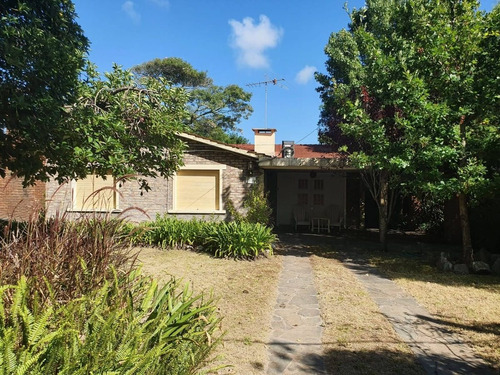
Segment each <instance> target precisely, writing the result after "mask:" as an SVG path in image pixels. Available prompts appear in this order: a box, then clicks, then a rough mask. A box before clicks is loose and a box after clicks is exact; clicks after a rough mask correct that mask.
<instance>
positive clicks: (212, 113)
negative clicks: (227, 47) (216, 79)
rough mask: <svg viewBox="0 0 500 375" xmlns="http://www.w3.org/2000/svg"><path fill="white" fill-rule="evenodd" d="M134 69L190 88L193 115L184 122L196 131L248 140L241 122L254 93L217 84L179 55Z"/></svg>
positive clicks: (231, 139)
mask: <svg viewBox="0 0 500 375" xmlns="http://www.w3.org/2000/svg"><path fill="white" fill-rule="evenodd" d="M132 70H133V71H134V72H135V73H136V74H137V75H138V76H141V77H155V78H160V77H161V78H164V79H166V80H167V81H170V82H172V83H173V84H174V85H176V86H179V87H183V88H185V89H186V90H188V92H189V95H190V96H189V101H188V109H189V112H190V116H189V117H188V118H187V119H186V121H185V124H186V125H187V127H188V128H189V129H190V130H191V131H192V132H194V133H196V134H199V135H201V136H204V137H208V138H212V139H214V140H217V141H221V142H225V143H246V142H247V140H246V139H245V138H243V137H242V136H241V135H240V134H239V133H241V129H239V128H238V123H239V122H240V121H241V120H242V119H247V118H248V117H249V116H250V115H251V114H252V112H253V109H252V107H251V106H250V104H249V101H250V98H251V96H252V94H251V93H248V92H246V91H244V90H243V89H242V88H241V87H239V86H237V85H228V86H217V85H214V83H213V80H212V79H211V78H209V77H208V76H207V73H206V72H202V71H198V70H196V69H194V68H193V67H192V65H191V64H189V63H187V62H186V61H184V60H182V59H180V58H177V57H168V58H164V59H154V60H151V61H148V62H145V63H143V64H141V65H138V66H135V67H134V68H132Z"/></svg>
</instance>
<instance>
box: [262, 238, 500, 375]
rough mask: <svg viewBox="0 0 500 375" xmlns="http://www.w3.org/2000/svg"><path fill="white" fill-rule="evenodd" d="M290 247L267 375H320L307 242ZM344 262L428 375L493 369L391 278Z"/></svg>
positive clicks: (480, 373) (480, 374)
mask: <svg viewBox="0 0 500 375" xmlns="http://www.w3.org/2000/svg"><path fill="white" fill-rule="evenodd" d="M293 251H294V253H298V252H300V251H303V254H300V255H301V256H294V255H286V256H284V259H283V269H282V271H281V275H280V280H279V286H278V296H277V299H276V305H275V312H274V315H273V318H272V322H271V326H272V328H273V330H272V333H271V337H270V340H269V344H268V346H269V365H268V368H267V374H270V375H306V374H307V375H309V374H316V375H324V374H327V372H326V369H325V367H324V363H323V357H322V354H323V353H322V345H321V337H322V333H323V322H322V320H321V315H320V310H319V304H318V298H317V293H316V289H315V287H314V277H313V272H312V267H311V264H310V260H309V257H308V256H305V254H306V253H307V251H308V247H307V246H302V245H300V244H298V243H297V240H296V239H294V245H293ZM344 265H345V266H346V267H347V268H348V269H350V270H351V271H352V272H353V274H354V275H355V276H356V277H357V278H358V280H360V282H361V283H362V285H363V286H364V287H365V289H366V291H367V293H368V295H369V296H370V297H371V298H372V299H373V300H374V301H375V303H376V304H377V305H378V306H379V309H380V312H381V313H382V314H383V315H384V316H385V317H386V318H387V320H388V321H389V322H390V323H391V324H392V325H393V327H394V329H395V331H396V332H397V333H398V335H399V336H400V337H401V339H402V340H403V341H404V342H405V343H407V344H408V346H409V347H410V348H411V350H412V351H413V352H414V354H415V356H416V358H417V360H418V361H419V362H420V364H421V365H422V367H423V369H424V370H425V372H426V373H427V374H429V375H452V374H475V375H491V374H493V372H492V371H491V370H490V368H488V366H487V365H486V364H485V362H484V361H482V360H480V359H479V358H477V357H475V356H474V354H473V352H472V350H471V348H470V347H469V346H467V345H465V344H464V343H463V339H462V338H461V337H459V336H458V335H456V334H454V333H453V332H451V331H450V330H448V329H447V328H446V326H444V325H442V324H440V322H439V320H437V319H435V318H433V317H432V315H431V314H429V312H428V311H427V310H426V309H425V308H423V307H422V306H420V305H419V304H418V303H417V302H416V301H415V300H414V299H413V298H412V297H411V296H410V295H408V294H407V293H406V292H405V291H403V290H402V289H401V288H400V287H399V286H398V285H396V284H395V283H394V282H392V280H389V279H388V278H386V277H384V276H383V275H382V274H381V273H380V272H379V271H378V270H377V269H375V268H373V267H371V266H370V265H368V264H367V262H365V261H363V260H362V259H348V260H346V261H345V262H344Z"/></svg>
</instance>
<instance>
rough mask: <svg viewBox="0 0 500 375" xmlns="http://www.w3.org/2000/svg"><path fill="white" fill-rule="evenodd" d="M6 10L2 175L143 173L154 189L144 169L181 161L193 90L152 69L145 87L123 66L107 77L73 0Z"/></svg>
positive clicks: (0, 91)
mask: <svg viewBox="0 0 500 375" xmlns="http://www.w3.org/2000/svg"><path fill="white" fill-rule="evenodd" d="M0 17H1V23H0V104H1V106H0V176H2V177H4V176H5V174H6V171H7V169H8V170H10V171H11V172H12V173H13V174H15V175H16V176H18V177H21V178H24V183H25V184H33V183H35V182H36V181H37V180H42V181H46V180H48V179H50V178H55V179H57V181H59V182H66V181H68V180H70V179H73V178H83V177H85V176H86V175H87V174H89V173H93V174H97V175H100V176H106V175H108V174H110V173H111V174H113V175H114V176H119V177H123V176H132V175H139V176H141V177H140V184H141V188H146V189H147V188H148V184H147V181H146V178H147V177H154V176H157V175H161V176H170V175H171V174H172V173H173V172H174V171H175V170H176V169H177V168H178V166H179V165H180V163H181V162H182V155H181V153H182V150H183V148H184V144H183V142H182V141H181V140H180V139H179V138H178V137H176V136H175V134H176V132H179V131H181V130H182V129H183V128H184V125H183V124H184V122H185V120H186V118H187V117H188V112H187V111H186V107H187V94H186V90H184V89H183V88H180V87H171V86H170V85H169V84H168V83H167V82H165V80H164V79H155V78H151V77H148V78H145V79H144V80H143V82H142V83H141V85H140V86H139V85H137V81H136V80H135V78H134V76H133V74H132V73H131V72H130V71H126V70H123V69H121V68H120V67H118V66H115V67H114V68H113V71H112V72H110V73H106V74H105V75H104V77H103V78H101V77H100V76H99V74H98V73H97V71H96V69H95V67H94V66H93V65H92V64H90V63H88V62H87V60H86V55H85V54H86V52H87V48H88V41H87V39H86V38H85V36H84V35H83V32H82V30H81V28H80V26H79V25H78V24H77V23H76V22H75V18H76V14H75V11H74V7H73V4H72V3H71V1H68V0H37V1H27V0H25V1H17V0H16V1H10V0H7V1H4V2H2V3H1V4H0Z"/></svg>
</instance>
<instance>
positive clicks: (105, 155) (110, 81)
mask: <svg viewBox="0 0 500 375" xmlns="http://www.w3.org/2000/svg"><path fill="white" fill-rule="evenodd" d="M79 93H80V96H79V98H78V100H77V101H76V102H75V103H73V104H72V105H71V106H67V107H66V113H67V117H66V119H65V121H64V126H65V127H66V128H67V129H72V132H71V133H70V134H67V138H66V141H65V142H64V144H63V145H62V146H64V145H67V146H69V147H67V148H66V149H64V150H62V151H63V152H66V154H65V156H66V157H64V158H62V157H61V158H60V159H59V160H58V163H57V164H56V165H55V169H54V171H51V172H53V173H51V174H54V173H56V172H57V179H58V180H59V181H60V182H63V181H65V180H67V179H68V177H70V178H81V177H84V176H85V175H86V174H87V173H89V170H90V171H91V172H92V173H93V174H96V175H100V176H105V175H106V174H109V173H111V174H112V175H113V176H120V177H123V176H129V175H140V176H141V178H142V180H141V187H145V188H148V185H147V182H146V180H144V179H143V177H155V176H157V175H161V176H164V177H168V176H171V175H172V173H173V172H174V171H175V170H177V168H178V166H179V165H180V164H181V163H182V151H183V149H184V143H183V142H182V140H181V139H180V138H179V137H178V136H177V133H178V132H180V131H182V130H183V129H184V125H183V121H184V119H185V117H186V116H187V115H188V113H187V112H186V100H187V94H186V92H185V90H184V89H182V88H179V87H170V86H169V84H168V82H166V81H165V80H164V79H161V78H160V79H155V78H147V79H145V80H143V81H142V83H141V85H140V86H139V85H137V82H136V80H135V79H134V75H133V74H132V73H131V72H130V71H128V70H123V69H122V68H120V67H119V66H117V65H115V66H114V68H113V71H112V72H109V73H105V77H104V79H101V78H99V76H98V74H97V71H96V70H95V68H94V67H93V66H92V65H90V66H89V67H88V68H87V70H86V78H85V79H83V80H82V81H81V83H80V88H79ZM49 168H50V166H49Z"/></svg>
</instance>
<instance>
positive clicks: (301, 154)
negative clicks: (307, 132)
mask: <svg viewBox="0 0 500 375" xmlns="http://www.w3.org/2000/svg"><path fill="white" fill-rule="evenodd" d="M231 146H234V147H238V148H241V149H242V150H246V151H254V150H255V146H254V145H250V144H242V145H241V144H240V145H231ZM281 149H282V145H279V144H278V145H276V146H275V155H276V156H277V157H282V155H281ZM334 150H335V149H334V148H333V147H332V146H330V145H294V151H295V154H294V157H295V158H318V159H319V158H338V157H341V154H340V153H339V152H336V151H334Z"/></svg>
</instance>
